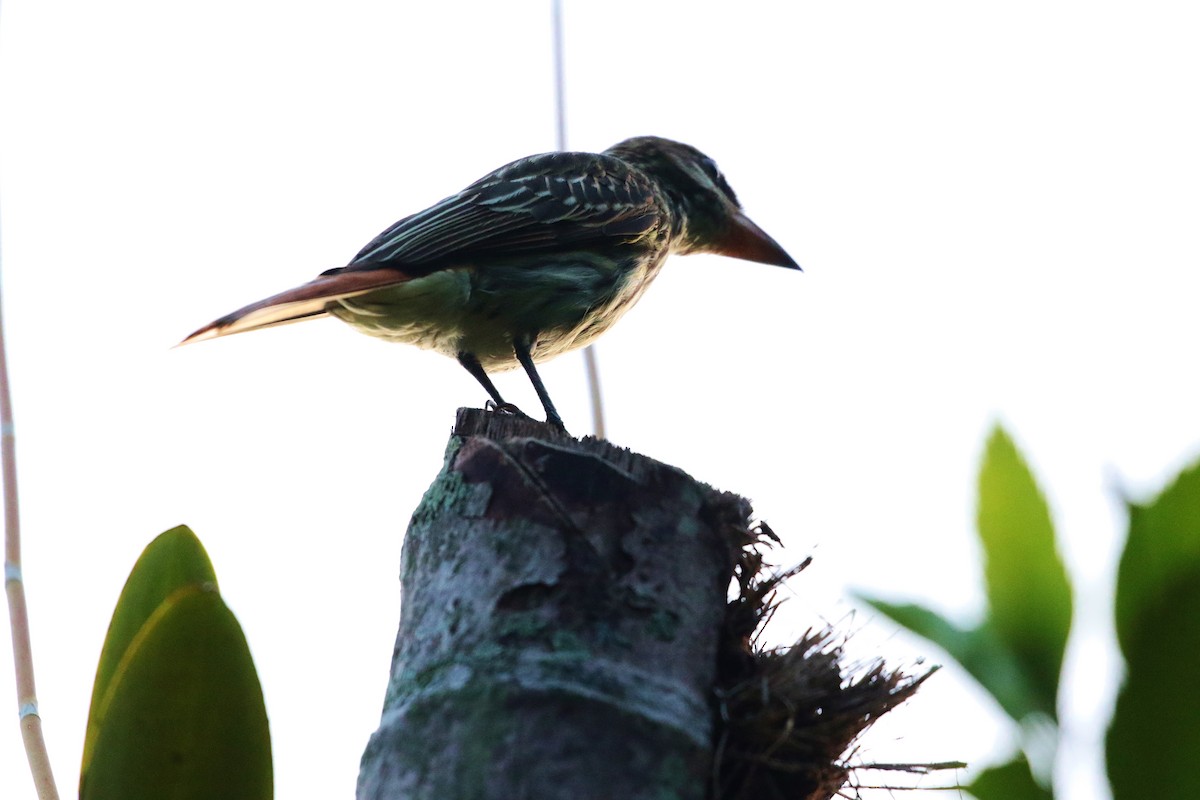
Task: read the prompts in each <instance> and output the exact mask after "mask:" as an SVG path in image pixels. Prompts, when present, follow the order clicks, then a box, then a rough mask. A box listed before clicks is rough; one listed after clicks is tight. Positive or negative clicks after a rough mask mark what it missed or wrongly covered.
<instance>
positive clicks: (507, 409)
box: [483, 400, 570, 436]
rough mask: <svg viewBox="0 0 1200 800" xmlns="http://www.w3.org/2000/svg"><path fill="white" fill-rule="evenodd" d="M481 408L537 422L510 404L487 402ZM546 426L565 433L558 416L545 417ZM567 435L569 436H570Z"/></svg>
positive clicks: (560, 418) (564, 427)
mask: <svg viewBox="0 0 1200 800" xmlns="http://www.w3.org/2000/svg"><path fill="white" fill-rule="evenodd" d="M483 407H484V408H486V409H487V410H488V411H491V412H492V413H494V414H506V415H509V416H513V417H521V418H522V419H527V420H531V421H533V422H537V421H538V420H536V419H534V418H533V417H531V416H529V415H528V414H526V413H525V412H524V411H522V410H521V409H519V408H517V407H516V406H515V405H513V404H512V403H497V402H496V401H494V400H488V401H487V402H486V403H484V404H483ZM546 424H547V425H549V426H550V427H552V428H554V429H556V430H559V431H562V432H563V433H567V426H565V425H563V421H562V417H560V416H558V414H550V415H549V416H547V418H546ZM567 435H568V436H569V435H570V434H567Z"/></svg>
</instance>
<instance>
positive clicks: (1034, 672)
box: [978, 428, 1071, 719]
mask: <svg viewBox="0 0 1200 800" xmlns="http://www.w3.org/2000/svg"><path fill="white" fill-rule="evenodd" d="M978 522H979V538H980V540H981V541H982V543H983V551H984V560H985V564H984V577H985V579H986V581H987V595H988V603H989V606H990V609H989V612H988V613H989V621H990V624H991V626H992V628H993V629H994V630H995V632H996V635H997V636H998V637H1000V639H1001V640H1002V641H1003V642H1004V644H1005V646H1006V648H1007V649H1008V650H1009V651H1010V652H1011V653H1012V654H1013V656H1014V657H1015V658H1016V661H1017V663H1018V664H1019V665H1020V667H1021V670H1022V671H1023V672H1025V673H1026V675H1027V677H1028V681H1029V683H1030V685H1031V687H1032V689H1033V691H1034V696H1033V699H1034V701H1035V702H1036V705H1037V708H1038V709H1039V710H1040V711H1042V712H1043V713H1045V714H1048V715H1049V716H1050V717H1051V718H1053V719H1057V718H1058V715H1057V708H1056V699H1057V697H1058V677H1059V673H1060V672H1061V671H1062V661H1063V652H1064V650H1065V649H1066V645H1067V634H1068V633H1069V631H1070V627H1071V587H1070V584H1069V583H1068V582H1067V573H1066V570H1065V569H1064V568H1063V563H1062V559H1061V558H1059V555H1058V551H1057V550H1056V549H1055V543H1054V526H1053V524H1052V523H1051V521H1050V512H1049V509H1048V508H1047V507H1046V501H1045V498H1043V497H1042V493H1041V491H1040V490H1039V489H1038V486H1037V483H1036V482H1035V481H1034V478H1033V475H1032V474H1031V473H1030V472H1029V468H1028V467H1027V466H1026V464H1025V461H1024V459H1022V458H1021V454H1020V453H1018V452H1017V448H1016V446H1015V445H1014V444H1013V442H1012V440H1011V439H1010V438H1009V437H1008V435H1007V434H1006V433H1005V432H1004V431H1003V430H1002V429H1001V428H996V429H995V430H994V431H993V432H992V435H991V437H990V438H989V439H988V444H987V452H986V454H985V455H984V460H983V468H982V469H981V470H980V474H979V516H978Z"/></svg>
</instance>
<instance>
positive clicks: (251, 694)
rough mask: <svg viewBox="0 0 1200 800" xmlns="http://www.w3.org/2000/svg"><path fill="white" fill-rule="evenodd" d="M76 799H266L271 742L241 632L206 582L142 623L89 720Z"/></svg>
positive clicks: (269, 784)
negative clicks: (88, 755)
mask: <svg viewBox="0 0 1200 800" xmlns="http://www.w3.org/2000/svg"><path fill="white" fill-rule="evenodd" d="M97 717H98V720H97V722H98V724H97V730H96V735H95V744H94V748H93V753H92V759H91V762H90V764H89V765H88V766H87V767H86V768H85V771H84V773H83V775H82V777H81V779H80V798H81V800H104V799H105V798H121V800H152V799H153V800H161V799H162V798H170V800H202V799H203V800H207V799H208V798H216V797H219V798H222V799H223V800H268V798H270V797H271V794H272V774H271V741H270V733H269V732H268V729H267V714H266V708H265V707H264V705H263V697H262V688H261V687H260V685H259V682H258V676H257V674H256V673H255V670H254V663H253V661H252V660H251V658H250V650H249V648H248V647H247V645H246V639H245V637H244V636H243V635H242V630H241V627H240V626H239V625H238V623H237V620H236V619H235V618H234V616H233V614H232V613H231V612H230V611H229V609H228V608H227V607H226V606H225V603H224V602H223V601H222V600H221V597H220V595H218V594H217V592H216V589H215V587H213V586H212V585H211V584H206V585H203V586H201V585H195V584H193V585H191V586H187V587H184V588H182V589H180V590H178V591H177V592H176V593H175V594H173V595H172V596H171V597H170V598H169V599H168V600H167V601H165V602H164V603H162V604H161V605H160V606H159V608H158V609H157V610H156V611H155V612H154V613H153V614H152V615H151V617H150V619H149V620H148V621H147V622H146V624H145V625H144V626H143V627H142V629H141V630H140V631H139V632H138V634H137V635H136V636H135V637H134V640H133V641H132V642H131V643H130V645H129V647H128V648H127V649H126V652H125V656H124V657H123V658H122V659H121V662H120V664H119V665H118V667H117V669H116V671H115V672H114V674H113V676H112V679H111V685H110V688H109V690H108V691H107V692H106V693H105V699H104V702H102V703H101V705H100V707H99V709H98V712H97Z"/></svg>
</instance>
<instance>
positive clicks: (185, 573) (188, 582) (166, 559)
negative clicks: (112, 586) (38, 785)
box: [83, 525, 217, 771]
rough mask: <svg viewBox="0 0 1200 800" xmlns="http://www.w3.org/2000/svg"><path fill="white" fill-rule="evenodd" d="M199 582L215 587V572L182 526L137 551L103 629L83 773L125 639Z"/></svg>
mask: <svg viewBox="0 0 1200 800" xmlns="http://www.w3.org/2000/svg"><path fill="white" fill-rule="evenodd" d="M203 585H212V586H214V587H215V586H216V585H217V576H216V573H214V572H213V567H212V562H211V561H209V559H208V554H207V553H206V552H204V547H203V546H202V545H201V544H200V540H199V539H197V538H196V534H194V533H192V531H191V530H190V529H189V528H188V527H187V526H186V525H180V526H179V527H177V528H172V529H171V530H169V531H166V532H165V533H162V534H159V536H158V537H157V538H155V540H154V541H153V542H151V543H150V544H149V545H147V546H146V549H145V550H143V551H142V555H141V556H140V557H139V558H138V560H137V563H136V564H134V566H133V571H132V572H130V573H129V578H128V580H126V581H125V588H123V589H122V590H121V596H120V598H119V599H118V600H117V607H116V609H115V610H114V611H113V616H112V621H111V622H110V623H109V625H108V633H107V635H105V637H104V647H103V649H101V651H100V664H99V666H97V668H96V681H95V683H94V684H93V685H92V704H91V709H90V710H89V711H88V726H87V733H86V734H85V736H84V742H83V770H84V771H86V770H87V768H88V763H89V762H90V760H91V757H92V748H93V746H94V744H95V738H96V730H95V727H96V720H97V716H96V715H97V710H98V709H99V707H100V704H101V703H103V702H104V699H105V695H106V694H107V693H108V691H109V690H110V688H111V685H112V678H113V674H114V673H115V672H116V669H117V665H118V664H119V663H120V662H121V659H122V658H123V657H124V656H125V651H126V650H127V649H128V648H129V644H130V642H132V641H133V639H134V637H135V636H136V635H137V633H138V631H140V630H141V628H142V626H143V625H144V624H145V623H146V620H148V619H149V618H150V616H151V615H152V614H153V613H154V612H155V610H156V609H158V607H159V606H160V605H162V603H163V602H164V601H165V600H166V599H167V598H168V597H170V596H171V595H173V594H174V593H176V592H177V591H179V590H180V589H182V588H185V587H191V586H203Z"/></svg>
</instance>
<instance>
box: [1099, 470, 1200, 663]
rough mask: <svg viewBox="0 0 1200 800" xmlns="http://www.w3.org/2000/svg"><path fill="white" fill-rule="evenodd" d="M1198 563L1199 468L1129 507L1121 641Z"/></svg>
mask: <svg viewBox="0 0 1200 800" xmlns="http://www.w3.org/2000/svg"><path fill="white" fill-rule="evenodd" d="M1197 564H1200V464H1194V465H1192V466H1191V467H1189V468H1188V469H1186V470H1184V471H1183V472H1182V473H1180V475H1179V477H1178V478H1176V479H1175V482H1174V483H1173V484H1171V486H1169V487H1168V488H1167V489H1166V490H1164V491H1163V493H1162V494H1160V495H1159V496H1158V497H1157V498H1155V499H1154V500H1153V501H1152V502H1151V503H1150V504H1148V505H1135V504H1131V505H1130V506H1129V539H1128V541H1127V542H1126V544H1125V552H1124V553H1123V554H1122V555H1121V566H1120V568H1119V569H1118V571H1117V600H1116V613H1117V638H1118V639H1119V640H1120V641H1121V645H1122V647H1125V648H1126V649H1128V638H1129V636H1130V635H1131V634H1132V632H1133V631H1134V630H1135V629H1137V627H1138V626H1139V625H1140V623H1141V618H1142V617H1143V616H1144V615H1145V614H1146V613H1147V609H1148V608H1151V607H1156V606H1157V605H1158V600H1159V597H1160V593H1161V590H1162V587H1163V585H1165V584H1171V583H1174V582H1175V580H1176V579H1177V578H1178V576H1179V575H1181V574H1184V573H1189V572H1192V571H1193V570H1194V569H1195V568H1196V565H1197Z"/></svg>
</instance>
